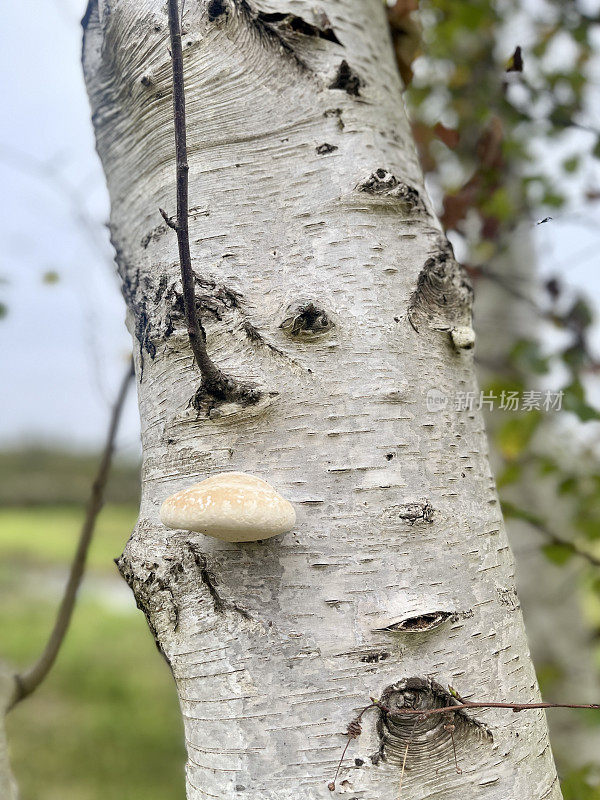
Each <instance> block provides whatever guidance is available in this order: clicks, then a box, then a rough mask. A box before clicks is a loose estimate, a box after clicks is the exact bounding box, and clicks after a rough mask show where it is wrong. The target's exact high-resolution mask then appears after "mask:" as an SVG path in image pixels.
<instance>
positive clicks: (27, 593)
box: [0, 505, 185, 800]
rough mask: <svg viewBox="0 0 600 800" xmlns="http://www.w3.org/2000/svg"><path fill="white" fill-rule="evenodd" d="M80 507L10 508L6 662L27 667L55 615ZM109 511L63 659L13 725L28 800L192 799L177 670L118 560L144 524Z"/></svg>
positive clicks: (0, 553)
mask: <svg viewBox="0 0 600 800" xmlns="http://www.w3.org/2000/svg"><path fill="white" fill-rule="evenodd" d="M82 516H83V511H82V510H81V508H73V507H67V506H57V507H52V506H36V507H32V508H22V509H19V508H9V509H4V510H2V511H1V512H0V564H1V565H2V567H1V568H0V657H1V658H2V659H3V660H6V661H8V662H9V663H11V664H17V665H20V666H24V665H26V664H28V663H30V662H31V661H32V660H33V659H34V658H35V657H36V656H37V655H38V654H39V652H40V649H41V647H42V645H43V644H44V642H45V640H46V637H47V635H48V632H49V630H50V626H51V624H52V622H53V619H54V614H55V610H56V606H57V603H58V602H59V599H60V592H61V588H62V585H63V583H64V578H65V575H66V570H67V565H68V563H69V560H70V557H71V555H72V552H73V549H74V546H75V542H76V539H77V534H78V530H79V525H80V522H81V519H82ZM135 519H136V507H135V506H133V505H127V506H124V505H121V506H114V505H109V506H107V507H106V508H105V509H104V510H103V511H102V513H101V515H100V518H99V523H98V529H97V532H96V536H95V540H94V543H93V545H92V549H91V552H90V571H89V573H88V575H87V576H86V578H85V579H84V585H83V591H82V593H81V596H80V598H79V600H78V604H77V607H76V609H75V616H74V620H73V624H72V627H71V629H70V631H69V633H68V636H67V639H66V641H65V644H64V646H63V648H62V650H61V652H60V654H59V658H58V661H57V663H56V665H55V667H54V669H53V671H52V672H51V673H50V676H49V677H48V678H47V680H46V682H45V683H44V684H43V685H42V686H41V687H40V688H39V689H38V691H37V692H36V693H35V694H34V695H33V696H32V697H31V698H29V699H27V700H26V701H25V702H23V703H22V704H21V705H20V706H18V707H17V708H16V709H15V710H14V711H13V712H11V714H10V715H9V719H8V735H9V742H10V748H11V756H12V763H13V768H14V771H15V773H16V775H17V779H18V782H19V784H20V789H21V793H22V800H65V799H66V798H68V800H142V799H143V800H175V799H176V798H177V800H182V798H183V797H184V796H185V792H184V776H183V764H184V751H183V734H182V729H181V721H180V716H179V709H178V704H177V698H176V695H175V690H174V686H173V683H172V678H171V674H170V672H169V669H168V667H167V665H166V664H165V662H164V661H163V659H162V658H161V657H160V656H159V654H158V652H157V650H156V647H155V645H154V642H153V640H152V637H151V635H150V633H149V631H148V628H147V625H146V621H145V620H144V617H143V615H142V614H141V612H139V611H137V609H136V608H135V605H134V602H133V599H132V597H131V595H130V593H129V589H128V588H127V586H126V585H125V584H124V582H123V581H122V580H121V578H120V577H119V575H118V573H117V571H116V567H115V566H114V564H113V562H112V559H113V558H114V557H115V556H117V555H118V554H119V553H120V552H121V551H122V549H123V546H124V544H125V542H126V540H127V538H128V536H129V533H130V531H131V529H132V527H133V525H134V523H135Z"/></svg>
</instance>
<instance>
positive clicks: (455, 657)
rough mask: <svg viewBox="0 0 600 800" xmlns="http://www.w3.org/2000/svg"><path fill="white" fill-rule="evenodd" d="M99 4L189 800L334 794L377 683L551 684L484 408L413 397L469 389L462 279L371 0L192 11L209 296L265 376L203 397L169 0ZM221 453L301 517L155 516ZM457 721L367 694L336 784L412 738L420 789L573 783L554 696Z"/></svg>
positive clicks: (413, 798) (216, 341)
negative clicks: (433, 406) (216, 532)
mask: <svg viewBox="0 0 600 800" xmlns="http://www.w3.org/2000/svg"><path fill="white" fill-rule="evenodd" d="M84 23H85V40H84V70H85V76H86V81H87V86H88V91H89V94H90V99H91V105H92V110H93V119H94V125H95V129H96V136H97V146H98V151H99V153H100V157H101V159H102V162H103V165H104V169H105V172H106V176H107V182H108V187H109V191H110V196H111V202H112V212H111V233H112V239H113V243H114V246H115V250H116V253H117V262H118V267H119V271H120V275H121V278H122V281H123V289H124V294H125V298H126V300H127V304H128V324H129V326H130V329H131V332H132V334H133V336H134V342H135V350H136V370H137V377H138V393H139V405H140V414H141V419H142V438H143V451H144V458H143V475H142V482H143V492H142V501H141V509H140V516H139V520H138V523H137V525H136V528H135V530H134V532H133V534H132V537H131V539H130V541H129V543H128V545H127V547H126V549H125V552H124V554H123V555H122V557H121V558H120V560H119V567H120V570H121V572H122V574H123V575H124V577H125V578H126V579H127V580H128V582H129V584H130V585H131V587H132V589H133V591H134V593H135V596H136V599H137V602H138V605H139V606H140V608H142V610H143V611H144V613H145V615H146V618H147V620H148V622H149V625H150V628H151V630H152V632H153V635H154V637H155V639H156V642H157V644H158V646H159V648H160V650H161V651H162V653H163V654H164V656H165V658H166V659H167V660H168V662H169V664H170V666H171V669H172V671H173V675H174V678H175V681H176V684H177V688H178V692H179V698H180V703H181V710H182V714H183V719H184V725H185V736H186V744H187V752H188V762H187V792H188V798H189V800H200V798H219V800H227V799H230V800H233V798H246V799H247V800H275V798H277V800H287V799H288V798H289V800H291V799H292V798H294V800H297V799H298V798H303V800H308V799H309V798H310V800H312V799H313V798H315V799H316V798H327V797H330V796H331V793H330V792H329V790H328V788H327V784H328V782H329V781H331V779H332V778H333V774H334V772H335V766H336V763H337V760H338V759H339V756H340V754H341V750H342V748H343V746H344V744H345V742H346V737H345V736H344V735H341V734H342V733H343V732H344V731H345V730H346V727H347V725H348V723H349V722H350V721H351V720H352V719H353V718H354V717H355V716H356V713H357V711H358V710H359V709H360V708H361V707H363V706H364V705H367V704H368V703H369V697H370V696H376V697H383V698H385V700H386V703H387V704H388V706H393V705H395V704H398V705H402V704H403V703H409V704H414V705H417V706H419V707H429V706H435V705H440V704H445V703H446V702H448V696H447V694H446V692H445V687H446V686H447V685H448V684H450V685H452V686H453V687H455V688H456V689H457V690H458V691H459V692H460V693H461V694H462V695H463V696H465V697H466V698H467V699H476V700H483V699H488V700H507V699H508V700H514V701H518V702H532V701H535V700H537V699H538V689H537V685H536V681H535V675H534V672H533V668H532V664H531V660H530V657H529V652H528V649H527V642H526V639H525V634H524V629H523V623H522V619H521V613H520V609H519V604H518V600H517V597H516V593H515V588H514V565H513V560H512V556H511V553H510V549H509V547H508V543H507V539H506V534H505V530H504V526H503V523H502V518H501V513H500V509H499V506H498V499H497V496H496V491H495V487H494V484H493V480H492V477H491V473H490V468H489V463H488V457H487V445H486V438H485V431H484V428H483V424H482V420H481V416H480V414H479V413H477V412H475V411H473V412H469V411H466V412H456V411H455V410H454V409H453V407H452V404H449V405H448V406H447V407H446V408H445V409H443V410H441V411H439V412H430V411H428V409H427V405H426V397H427V393H428V391H429V390H431V389H436V390H439V391H440V392H443V393H445V394H446V395H447V396H448V397H453V396H454V395H456V393H458V392H461V391H462V392H465V391H469V390H473V389H474V388H475V383H474V373H473V364H472V354H471V353H470V352H468V351H464V350H461V349H460V348H459V349H457V348H456V346H454V345H453V341H452V336H451V335H450V333H449V331H450V330H451V329H452V328H455V327H459V328H461V329H464V328H466V329H467V330H468V328H469V326H470V299H471V297H470V288H469V286H468V281H467V280H466V277H465V275H464V274H463V271H462V270H461V268H460V267H459V266H458V265H457V264H456V262H455V261H454V258H453V256H452V252H451V249H450V248H449V246H448V244H447V242H446V239H445V237H444V236H443V234H442V233H441V230H440V227H439V224H438V222H437V220H436V219H435V218H434V217H433V215H432V212H431V205H430V202H429V200H428V198H427V197H426V195H425V191H424V189H423V183H422V176H421V172H420V169H419V166H418V162H417V157H416V154H415V150H414V147H413V144H412V140H411V136H410V131H409V126H408V123H407V119H406V115H405V111H404V107H403V104H402V97H401V84H400V79H399V77H398V75H397V72H396V68H395V65H394V62H393V56H392V51H391V47H390V42H389V38H388V32H387V28H386V25H385V18H384V7H383V4H382V3H381V2H379V0H361V2H351V0H337V2H334V1H333V0H326V1H325V2H322V3H321V4H320V5H319V7H318V8H317V9H315V6H314V3H313V2H312V0H310V1H309V0H295V2H294V1H293V0H288V2H286V3H283V2H281V0H277V1H275V0H273V2H269V3H267V2H264V3H261V5H260V6H254V5H250V3H249V2H246V0H237V1H236V2H234V0H209V2H206V1H205V0H199V1H198V2H196V1H194V2H192V0H188V2H187V3H186V6H185V12H184V16H183V24H184V30H185V35H184V70H185V76H186V98H187V115H188V121H187V134H188V159H189V166H190V172H189V177H190V203H191V206H192V207H191V209H190V218H189V225H190V235H191V246H192V257H193V262H194V269H195V271H196V273H197V287H196V289H197V303H198V310H199V312H200V316H201V318H202V322H203V325H204V327H205V330H206V333H207V349H208V352H209V354H210V357H211V358H212V360H213V361H214V362H215V363H216V364H217V365H218V366H219V367H220V368H221V369H222V370H224V371H225V373H226V374H227V375H229V376H233V377H235V378H237V379H238V380H239V381H240V382H252V383H254V384H255V385H256V386H257V387H258V388H259V390H260V392H261V399H260V400H259V402H257V403H253V404H246V405H244V404H243V403H233V402H229V403H222V402H219V401H217V400H216V399H214V398H213V397H211V396H210V395H209V394H206V393H203V390H202V388H201V387H200V375H199V372H198V370H197V368H196V366H195V364H194V361H193V356H192V352H191V349H190V346H189V341H188V338H187V332H186V326H185V321H184V319H183V316H182V303H181V284H180V279H179V265H178V260H177V242H176V239H175V235H174V234H173V231H171V230H169V228H168V226H167V225H166V224H165V223H164V222H163V221H162V220H161V219H160V216H159V214H158V208H159V206H160V207H163V208H164V209H165V210H166V212H167V214H169V215H172V214H173V213H174V204H175V194H176V192H175V182H174V181H175V164H174V138H173V119H172V105H171V64H170V56H169V52H168V46H167V45H168V31H167V16H166V5H165V4H164V3H162V2H158V0H135V2H134V0H118V2H117V0H110V2H109V1H108V0H93V1H92V3H91V5H90V7H89V9H88V13H87V14H86V18H85V20H84ZM463 340H464V337H462V338H460V337H459V338H458V339H457V341H459V342H462V341H463ZM228 470H236V471H245V472H250V473H253V474H255V475H258V476H260V477H262V478H264V479H266V480H268V481H269V482H270V483H271V484H272V485H273V486H274V487H275V488H276V489H277V490H278V491H279V492H280V493H281V494H283V496H284V497H286V498H287V499H289V500H290V501H292V502H293V503H294V505H295V507H296V510H297V515H298V521H297V525H296V527H295V529H294V531H293V532H292V533H290V534H288V535H286V536H284V537H281V538H276V539H272V540H269V541H265V542H258V543H255V544H244V545H238V544H225V543H222V542H219V541H216V540H212V539H209V538H207V537H204V536H202V535H201V534H195V533H189V532H185V531H169V530H167V529H165V528H164V527H163V526H162V525H161V523H160V520H159V508H160V505H161V503H162V501H163V500H164V499H165V498H166V497H167V496H169V495H170V494H172V493H173V492H175V491H177V490H179V489H182V488H185V487H186V486H188V485H190V484H192V483H194V482H197V481H199V480H202V479H203V478H206V477H208V476H209V475H211V474H214V473H218V472H222V471H228ZM405 679H411V680H409V681H406V680H405ZM474 717H476V718H477V719H476V721H473V718H474ZM449 722H452V720H451V719H449V718H448V717H440V716H439V715H436V716H433V717H430V718H429V719H428V720H426V721H424V720H422V719H421V720H417V722H415V719H414V717H413V718H410V717H405V718H402V719H400V718H397V717H394V718H391V717H389V715H386V713H385V712H369V715H366V716H365V718H364V723H363V733H362V736H361V737H360V738H358V739H356V740H355V741H352V742H351V744H350V747H349V750H348V754H347V758H346V760H345V762H344V766H343V768H342V770H341V772H340V776H339V779H338V781H337V783H336V789H335V792H334V794H335V795H338V794H339V795H342V794H343V795H345V796H347V797H348V798H349V800H350V798H361V800H362V798H365V800H375V799H377V800H397V797H398V793H399V782H400V775H401V773H402V763H403V761H404V758H405V756H406V765H405V766H406V770H405V774H404V778H403V783H402V797H403V799H404V800H417V798H419V799H420V798H434V797H435V798H436V800H442V799H443V800H450V798H456V797H461V798H467V799H468V798H478V800H479V799H480V798H493V799H494V800H509V799H510V800H512V799H513V798H514V800H522V799H523V798H528V800H529V799H531V800H546V799H547V798H553V800H554V799H557V798H560V796H561V795H560V789H559V787H558V783H557V779H556V773H555V770H554V765H553V760H552V755H551V751H550V747H549V743H548V735H547V729H546V722H545V718H544V715H543V714H542V713H541V712H538V711H531V712H525V713H520V714H514V713H512V712H510V711H501V712H499V711H491V710H490V711H481V712H480V713H478V714H476V715H469V717H467V716H466V715H461V716H458V715H457V716H456V718H455V719H454V724H455V730H454V731H452V730H450V729H449ZM488 728H489V731H488ZM490 731H491V734H490ZM492 737H493V738H492ZM453 742H454V744H455V745H456V751H457V758H458V762H459V767H460V769H461V770H462V772H461V773H460V774H459V773H458V771H457V769H456V765H455V761H454V755H453ZM407 745H408V750H407Z"/></svg>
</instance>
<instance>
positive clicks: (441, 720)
mask: <svg viewBox="0 0 600 800" xmlns="http://www.w3.org/2000/svg"><path fill="white" fill-rule="evenodd" d="M380 704H381V706H383V708H380V712H379V719H378V721H377V732H378V733H379V738H380V751H379V756H380V758H381V759H382V760H384V761H389V762H390V763H392V764H394V765H395V766H399V767H401V766H402V763H403V761H404V758H405V756H406V767H407V768H408V769H411V770H415V771H417V772H418V771H419V770H425V769H429V770H431V771H436V770H437V769H440V770H443V769H444V767H445V768H446V769H449V771H454V769H455V768H454V748H455V747H458V746H459V744H460V742H462V741H465V740H466V739H468V738H469V737H474V738H475V739H476V740H478V741H479V742H486V743H490V742H492V741H493V737H492V733H491V731H490V730H489V728H488V727H487V726H486V725H484V724H483V723H482V722H479V721H478V720H476V719H474V718H473V717H471V716H469V715H468V714H466V713H465V712H464V711H462V710H461V711H454V712H451V713H448V714H444V713H436V714H431V715H430V716H420V715H418V714H402V713H401V712H402V709H411V710H422V711H428V710H430V709H434V708H449V707H451V706H456V705H460V701H459V700H458V699H457V698H456V697H454V696H453V695H451V694H450V692H449V691H447V690H446V689H444V687H443V686H442V685H441V684H439V683H437V682H436V681H434V680H432V679H431V678H421V677H411V678H403V679H402V680H400V681H398V682H397V683H394V684H392V685H391V686H388V687H387V688H386V689H384V691H383V693H382V695H381V698H380ZM407 747H408V751H407Z"/></svg>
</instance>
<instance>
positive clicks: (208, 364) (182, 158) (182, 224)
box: [160, 0, 260, 403]
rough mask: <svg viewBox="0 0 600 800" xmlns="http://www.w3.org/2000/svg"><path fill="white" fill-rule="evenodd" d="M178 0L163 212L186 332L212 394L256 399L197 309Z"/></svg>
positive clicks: (175, 0) (173, 9)
mask: <svg viewBox="0 0 600 800" xmlns="http://www.w3.org/2000/svg"><path fill="white" fill-rule="evenodd" d="M178 6H179V0H169V33H170V39H171V50H170V52H171V63H172V66H173V117H174V123H175V156H176V162H177V221H176V223H173V222H172V221H171V220H170V218H169V217H168V215H167V214H166V212H165V211H163V210H162V209H161V210H160V213H161V215H162V217H163V219H164V220H165V222H166V223H167V225H169V227H171V228H173V229H174V230H175V232H176V233H177V244H178V248H179V265H180V268H181V283H182V286H183V305H184V311H185V318H186V322H187V332H188V336H189V340H190V345H191V347H192V352H193V353H194V358H195V359H196V363H197V365H198V367H199V369H200V372H201V374H202V384H203V388H204V389H205V390H206V391H207V392H208V393H209V394H211V395H213V397H217V398H220V399H228V400H240V401H244V402H246V403H252V402H256V401H257V400H258V399H259V397H260V393H259V392H258V391H257V390H256V389H253V388H251V387H249V386H242V385H239V384H237V383H236V382H235V381H234V380H232V379H231V378H229V377H228V376H227V375H225V374H224V373H223V372H221V370H220V369H219V368H218V367H217V365H216V364H215V363H214V362H213V361H212V359H211V358H210V356H209V355H208V352H207V350H206V334H205V332H204V328H203V326H202V322H201V320H200V317H199V316H198V312H197V309H196V294H195V291H194V273H193V269H192V257H191V253H190V236H189V229H188V217H189V200H188V193H189V192H188V185H189V181H188V173H189V166H188V160H187V135H186V122H185V85H184V78H183V49H182V46H181V17H180V14H179V8H178Z"/></svg>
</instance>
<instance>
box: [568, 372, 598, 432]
mask: <svg viewBox="0 0 600 800" xmlns="http://www.w3.org/2000/svg"><path fill="white" fill-rule="evenodd" d="M562 407H563V408H564V410H565V411H571V412H572V413H573V414H576V416H577V417H579V419H580V420H581V421H582V422H589V421H591V420H600V412H598V411H597V410H596V409H595V408H593V407H592V406H590V405H589V404H588V402H587V401H586V399H585V390H584V388H583V385H582V384H581V382H580V381H579V380H575V381H573V383H571V384H570V385H569V386H566V387H565V388H564V389H563V400H562Z"/></svg>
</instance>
